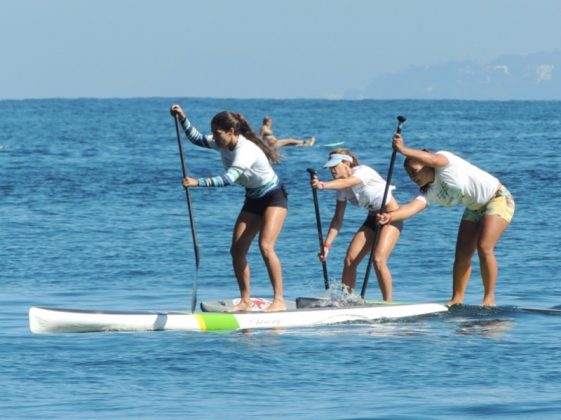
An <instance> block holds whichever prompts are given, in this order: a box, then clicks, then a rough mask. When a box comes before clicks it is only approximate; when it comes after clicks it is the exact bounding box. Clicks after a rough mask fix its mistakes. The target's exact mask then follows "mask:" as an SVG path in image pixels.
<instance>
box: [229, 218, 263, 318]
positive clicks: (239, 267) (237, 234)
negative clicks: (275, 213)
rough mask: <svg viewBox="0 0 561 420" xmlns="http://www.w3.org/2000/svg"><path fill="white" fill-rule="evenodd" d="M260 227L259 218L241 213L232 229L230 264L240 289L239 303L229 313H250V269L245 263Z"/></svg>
mask: <svg viewBox="0 0 561 420" xmlns="http://www.w3.org/2000/svg"><path fill="white" fill-rule="evenodd" d="M260 226H261V216H258V215H256V214H253V213H248V212H243V211H242V212H241V213H240V215H239V216H238V220H237V221H236V226H235V227H234V233H233V235H232V246H231V248H230V254H231V255H232V264H233V266H234V273H235V275H236V279H237V280H238V286H239V288H240V303H239V304H237V305H235V306H234V307H233V308H232V309H231V311H232V312H236V311H250V310H251V301H250V298H251V292H250V275H251V273H250V269H249V264H248V263H247V253H248V251H249V247H250V246H251V242H252V241H253V238H255V235H257V232H258V231H259V227H260Z"/></svg>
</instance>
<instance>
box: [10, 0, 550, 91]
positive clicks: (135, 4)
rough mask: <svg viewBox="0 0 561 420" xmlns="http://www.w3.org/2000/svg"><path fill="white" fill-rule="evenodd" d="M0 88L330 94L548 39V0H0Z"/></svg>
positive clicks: (530, 48)
mask: <svg viewBox="0 0 561 420" xmlns="http://www.w3.org/2000/svg"><path fill="white" fill-rule="evenodd" d="M0 40H1V41H0V42H1V45H2V48H1V55H2V57H1V65H0V99H21V98H52V97H64V98H76V97H144V96H165V97H179V96H198V97H230V98H231V97H235V98H303V97H304V98H305V97H308V98H337V97H340V96H341V95H342V93H343V92H345V91H347V90H350V89H362V88H364V87H365V86H366V85H367V84H368V83H369V82H370V81H371V80H372V79H373V78H374V77H376V76H380V75H383V74H387V73H391V72H396V71H400V70H403V69H405V68H407V67H409V66H411V65H432V64H436V63H440V62H447V61H457V60H473V61H476V62H486V61H488V60H492V59H494V58H496V57H498V56H501V55H504V54H521V55H525V54H529V53H534V52H542V51H545V52H548V51H554V50H559V49H561V1H558V0H526V1H521V0H463V1H460V0H422V1H421V0H410V1H407V0H391V1H390V0H384V1H377V0H346V1H343V0H339V1H335V0H185V1H181V0H153V1H148V0H91V1H86V0H11V1H10V0H0Z"/></svg>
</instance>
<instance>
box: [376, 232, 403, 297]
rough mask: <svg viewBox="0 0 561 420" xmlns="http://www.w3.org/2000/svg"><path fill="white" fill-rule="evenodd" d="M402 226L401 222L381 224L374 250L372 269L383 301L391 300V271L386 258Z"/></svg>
mask: <svg viewBox="0 0 561 420" xmlns="http://www.w3.org/2000/svg"><path fill="white" fill-rule="evenodd" d="M402 227H403V223H396V224H390V225H386V226H383V227H382V229H381V231H380V237H379V239H378V244H377V245H376V250H375V252H374V269H375V270H376V277H377V279H378V286H379V287H380V291H381V292H382V298H383V299H384V300H385V301H391V300H392V299H393V294H392V273H391V271H390V268H389V267H388V260H389V258H390V254H391V253H392V251H393V249H394V248H395V245H396V244H397V240H398V239H399V236H400V234H401V229H402Z"/></svg>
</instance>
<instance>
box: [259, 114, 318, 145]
mask: <svg viewBox="0 0 561 420" xmlns="http://www.w3.org/2000/svg"><path fill="white" fill-rule="evenodd" d="M272 125H273V119H272V118H271V117H265V118H263V125H262V126H261V130H259V136H260V137H261V138H262V139H263V140H264V141H266V142H267V143H268V144H269V146H271V147H283V146H304V147H308V146H313V145H314V144H315V142H316V138H315V137H310V138H309V139H308V140H298V139H293V138H291V137H289V138H285V139H277V138H276V137H275V135H274V134H273V129H272Z"/></svg>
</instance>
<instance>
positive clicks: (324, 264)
mask: <svg viewBox="0 0 561 420" xmlns="http://www.w3.org/2000/svg"><path fill="white" fill-rule="evenodd" d="M307 171H308V173H309V174H310V180H312V179H314V177H316V176H317V172H316V170H315V169H312V168H308V169H307ZM312 194H313V196H314V208H315V210H316V225H317V229H318V241H319V249H321V253H322V254H323V232H322V229H321V216H320V213H319V203H318V192H317V191H316V189H315V188H312ZM321 267H322V268H323V282H324V286H325V290H327V289H329V275H328V274H327V262H326V261H325V260H323V261H322V262H321Z"/></svg>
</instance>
